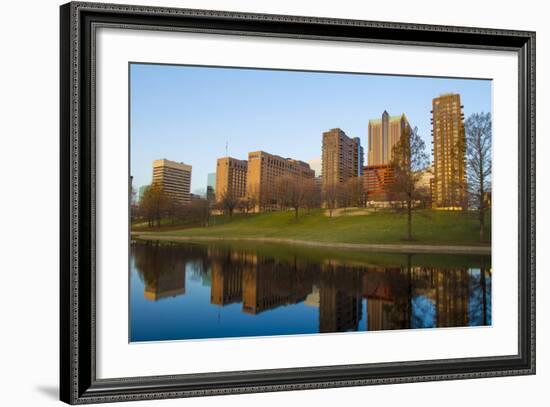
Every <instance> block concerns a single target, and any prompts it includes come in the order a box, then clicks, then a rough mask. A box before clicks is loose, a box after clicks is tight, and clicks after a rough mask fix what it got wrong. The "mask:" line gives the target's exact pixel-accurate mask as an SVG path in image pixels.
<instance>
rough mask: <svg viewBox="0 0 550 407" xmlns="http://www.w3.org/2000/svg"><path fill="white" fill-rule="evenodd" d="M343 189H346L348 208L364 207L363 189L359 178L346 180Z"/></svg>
mask: <svg viewBox="0 0 550 407" xmlns="http://www.w3.org/2000/svg"><path fill="white" fill-rule="evenodd" d="M344 187H345V189H346V197H347V201H348V203H347V205H348V206H357V207H363V206H365V197H366V196H365V192H364V188H363V180H362V178H361V177H352V178H350V179H348V180H347V181H346V182H345V184H344Z"/></svg>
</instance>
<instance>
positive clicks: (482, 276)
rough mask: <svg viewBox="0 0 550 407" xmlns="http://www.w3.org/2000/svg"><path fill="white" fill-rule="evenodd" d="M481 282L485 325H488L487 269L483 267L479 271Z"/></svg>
mask: <svg viewBox="0 0 550 407" xmlns="http://www.w3.org/2000/svg"><path fill="white" fill-rule="evenodd" d="M479 275H480V279H481V280H480V282H481V295H483V298H482V304H483V325H487V282H486V281H485V269H484V268H483V267H482V268H481V269H480V270H479Z"/></svg>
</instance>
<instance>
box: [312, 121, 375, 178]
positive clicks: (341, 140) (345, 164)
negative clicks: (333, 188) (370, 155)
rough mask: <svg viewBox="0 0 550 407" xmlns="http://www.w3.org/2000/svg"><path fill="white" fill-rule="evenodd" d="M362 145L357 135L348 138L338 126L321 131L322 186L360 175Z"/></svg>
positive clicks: (361, 168)
mask: <svg viewBox="0 0 550 407" xmlns="http://www.w3.org/2000/svg"><path fill="white" fill-rule="evenodd" d="M363 155H364V153H363V147H362V146H361V140H360V139H359V137H355V138H350V137H348V136H347V135H346V133H344V131H343V130H341V129H339V128H335V129H331V130H329V131H326V132H324V133H323V153H322V175H321V176H322V180H323V182H322V183H323V187H325V186H327V185H335V184H338V183H340V182H345V181H347V180H348V179H349V178H352V177H360V176H361V174H362V172H363Z"/></svg>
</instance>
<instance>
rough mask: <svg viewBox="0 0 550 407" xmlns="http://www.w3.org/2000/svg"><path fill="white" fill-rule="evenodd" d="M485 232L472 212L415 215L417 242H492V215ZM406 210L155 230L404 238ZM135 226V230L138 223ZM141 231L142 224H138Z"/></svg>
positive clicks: (246, 217) (265, 217)
mask: <svg viewBox="0 0 550 407" xmlns="http://www.w3.org/2000/svg"><path fill="white" fill-rule="evenodd" d="M486 222H487V225H486V232H485V236H487V239H488V240H487V241H485V242H482V243H481V242H479V226H478V223H477V220H476V218H475V215H474V214H472V213H460V212H451V211H433V210H420V211H417V212H415V214H414V215H413V236H414V239H415V241H414V242H412V243H417V244H441V245H487V244H490V230H491V226H490V215H488V216H487V220H486ZM406 224H407V218H406V215H405V214H399V213H394V212H389V211H378V212H366V211H365V210H347V211H344V212H342V213H339V214H338V216H333V217H328V216H327V215H326V214H325V211H324V210H321V209H318V210H314V211H311V212H310V213H306V212H305V211H304V212H300V216H299V217H298V219H296V218H295V217H294V212H292V211H288V212H268V213H257V214H235V215H233V217H231V218H230V217H229V216H214V217H212V219H211V226H209V227H180V228H178V227H169V228H168V229H166V230H164V229H162V228H161V229H157V230H155V231H154V233H155V234H158V235H159V236H162V235H164V236H167V235H169V236H186V237H227V238H238V237H245V238H256V237H259V238H279V239H296V240H306V241H316V242H339V243H374V244H392V243H403V237H404V236H405V233H406ZM134 230H136V231H137V230H139V229H138V228H136V229H134ZM141 230H143V229H141Z"/></svg>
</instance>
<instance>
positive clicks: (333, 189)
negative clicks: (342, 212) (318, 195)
mask: <svg viewBox="0 0 550 407" xmlns="http://www.w3.org/2000/svg"><path fill="white" fill-rule="evenodd" d="M323 200H324V202H325V205H326V206H327V209H328V213H329V216H330V217H332V211H333V210H334V209H335V208H336V207H337V206H338V184H337V183H335V182H328V183H327V184H326V185H325V186H324V187H323Z"/></svg>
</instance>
